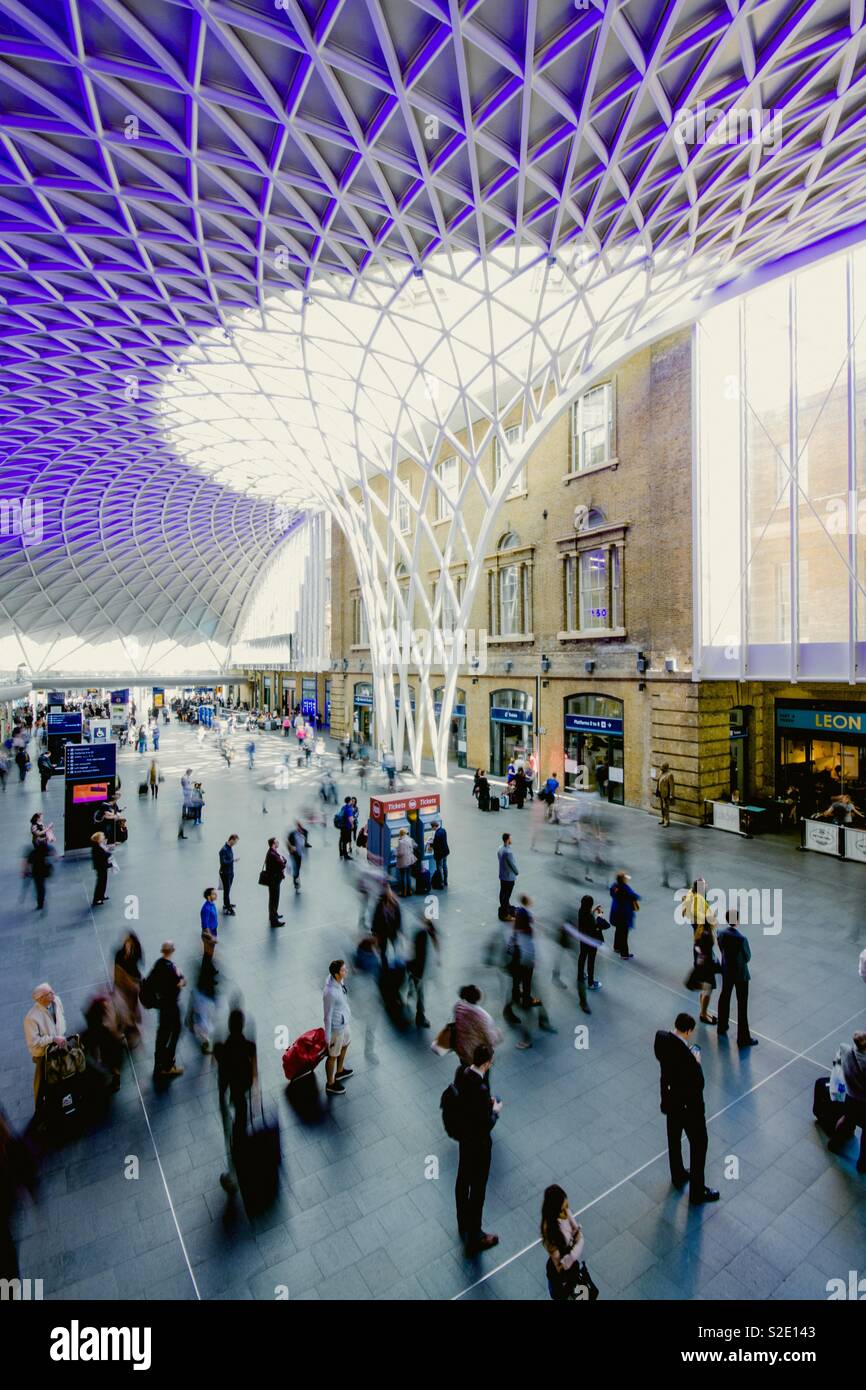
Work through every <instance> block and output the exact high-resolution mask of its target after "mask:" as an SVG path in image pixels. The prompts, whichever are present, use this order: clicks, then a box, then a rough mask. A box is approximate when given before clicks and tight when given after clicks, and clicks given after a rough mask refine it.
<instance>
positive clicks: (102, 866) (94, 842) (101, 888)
mask: <svg viewBox="0 0 866 1390" xmlns="http://www.w3.org/2000/svg"><path fill="white" fill-rule="evenodd" d="M90 843H91V846H92V848H91V851H90V857H91V859H92V860H93V867H94V870H95V871H96V884H95V886H94V889H93V902H92V903H91V906H92V907H101V906H102V904H103V903H107V902H108V894H107V893H106V891H105V890H106V888H107V887H108V870H109V869H110V868H111V866H112V864H113V863H114V860H113V859H112V857H111V850H110V849H109V848H108V841H107V840H106V838H105V836H104V835H103V833H102V831H101V830H97V832H96V834H95V835H91V837H90Z"/></svg>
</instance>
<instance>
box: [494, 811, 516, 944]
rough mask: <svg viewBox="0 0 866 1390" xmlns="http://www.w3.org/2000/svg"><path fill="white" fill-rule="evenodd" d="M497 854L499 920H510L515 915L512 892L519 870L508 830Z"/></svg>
mask: <svg viewBox="0 0 866 1390" xmlns="http://www.w3.org/2000/svg"><path fill="white" fill-rule="evenodd" d="M497 854H498V856H499V920H500V922H508V921H510V920H511V918H512V917H513V916H514V908H513V907H512V906H511V894H512V893H513V892H514V884H515V882H516V880H517V875H518V872H519V870H518V868H517V860H516V859H515V858H514V855H513V853H512V851H511V836H510V835H509V834H508V832H507V831H506V832H505V834H504V835H503V836H502V844H501V845H500V846H499V849H498V850H497Z"/></svg>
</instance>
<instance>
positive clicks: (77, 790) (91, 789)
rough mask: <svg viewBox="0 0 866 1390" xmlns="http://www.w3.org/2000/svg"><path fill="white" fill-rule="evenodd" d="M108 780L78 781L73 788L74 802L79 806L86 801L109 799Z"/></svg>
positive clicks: (74, 804)
mask: <svg viewBox="0 0 866 1390" xmlns="http://www.w3.org/2000/svg"><path fill="white" fill-rule="evenodd" d="M107 800H108V783H107V782H78V783H76V785H75V786H73V788H72V804H73V806H79V805H81V803H82V802H84V801H107Z"/></svg>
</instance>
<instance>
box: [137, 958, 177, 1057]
mask: <svg viewBox="0 0 866 1390" xmlns="http://www.w3.org/2000/svg"><path fill="white" fill-rule="evenodd" d="M173 955H174V942H173V941H164V942H163V943H162V946H161V947H160V955H159V960H158V961H156V963H155V964H154V967H153V969H152V970H151V972H150V974H149V975H148V977H147V979H146V981H145V983H144V990H145V1000H144V1002H145V1003H148V1001H149V1000H152V1001H153V1003H152V1005H151V1007H153V1008H155V1009H156V1010H157V1011H158V1013H159V1025H158V1027H157V1030H156V1046H155V1049H154V1058H153V1075H154V1078H155V1079H157V1080H160V1079H164V1080H167V1079H169V1078H172V1077H175V1076H182V1075H183V1067H179V1066H178V1065H177V1061H176V1059H175V1052H176V1050H177V1043H178V1039H179V1037H180V1029H181V1023H180V992H181V990H182V989H183V988H184V987H185V985H186V980H185V979H184V977H183V975H182V974H181V973H180V971H179V970H178V968H177V966H176V965H175V963H174V961H173V960H172V956H173Z"/></svg>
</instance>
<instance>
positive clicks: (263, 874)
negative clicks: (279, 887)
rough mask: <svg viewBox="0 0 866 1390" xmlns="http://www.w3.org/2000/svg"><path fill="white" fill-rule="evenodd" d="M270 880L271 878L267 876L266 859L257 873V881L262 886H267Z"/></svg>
mask: <svg viewBox="0 0 866 1390" xmlns="http://www.w3.org/2000/svg"><path fill="white" fill-rule="evenodd" d="M270 881H271V880H270V879H269V877H268V861H267V859H266V860H265V862H264V864H263V865H262V868H261V873H260V874H259V883H260V884H261V886H262V888H267V887H269V885H270Z"/></svg>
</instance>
